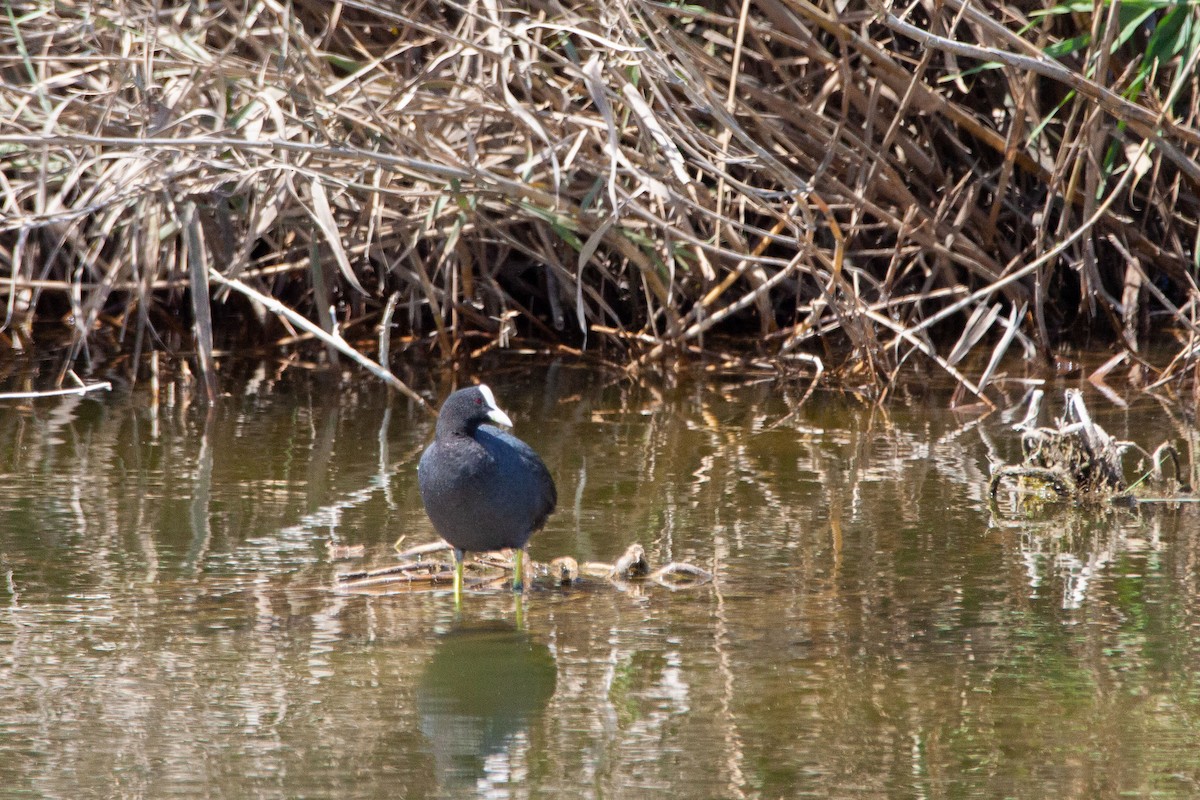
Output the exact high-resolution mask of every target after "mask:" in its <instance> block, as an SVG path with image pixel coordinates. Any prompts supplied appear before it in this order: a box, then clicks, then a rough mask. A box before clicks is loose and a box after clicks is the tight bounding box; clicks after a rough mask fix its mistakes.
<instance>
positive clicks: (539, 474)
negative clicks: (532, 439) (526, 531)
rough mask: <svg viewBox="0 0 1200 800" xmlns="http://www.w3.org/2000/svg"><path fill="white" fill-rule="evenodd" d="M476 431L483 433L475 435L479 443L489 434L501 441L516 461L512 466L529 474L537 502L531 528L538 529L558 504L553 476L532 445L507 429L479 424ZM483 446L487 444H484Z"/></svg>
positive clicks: (530, 484)
mask: <svg viewBox="0 0 1200 800" xmlns="http://www.w3.org/2000/svg"><path fill="white" fill-rule="evenodd" d="M478 433H479V434H483V436H477V437H476V438H477V439H479V440H480V442H481V443H484V437H486V436H491V437H493V438H495V439H498V440H499V441H500V442H501V443H503V444H504V445H505V449H506V450H507V451H508V452H509V453H510V454H511V457H512V458H514V459H515V460H516V462H517V464H516V465H514V466H516V467H517V468H518V469H519V470H520V472H522V473H523V474H526V475H529V476H530V478H531V480H530V481H529V487H530V488H531V489H532V490H533V491H532V492H531V496H532V498H533V499H535V500H536V501H537V504H538V508H537V509H536V512H535V522H534V525H533V530H539V529H540V528H541V527H542V525H544V524H545V523H546V518H547V517H549V516H550V514H551V513H552V512H553V511H554V509H555V507H556V506H557V505H558V489H557V488H555V486H554V478H553V477H551V475H550V470H548V469H547V468H546V464H545V462H544V461H542V458H541V456H539V455H538V454H537V452H536V451H534V449H533V448H532V447H530V446H529V445H527V444H525V442H523V441H521V440H520V439H518V438H517V437H515V436H513V435H512V434H511V433H508V432H507V431H503V430H501V429H500V428H497V427H494V426H492V425H481V426H480V427H479V431H478ZM484 446H485V447H486V446H487V445H486V444H484Z"/></svg>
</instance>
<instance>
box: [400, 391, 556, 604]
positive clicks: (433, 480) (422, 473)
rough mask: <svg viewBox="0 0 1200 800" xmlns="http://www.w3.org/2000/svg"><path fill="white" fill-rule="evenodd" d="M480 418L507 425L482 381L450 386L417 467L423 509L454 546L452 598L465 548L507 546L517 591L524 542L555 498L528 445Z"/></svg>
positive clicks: (542, 466)
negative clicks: (512, 553)
mask: <svg viewBox="0 0 1200 800" xmlns="http://www.w3.org/2000/svg"><path fill="white" fill-rule="evenodd" d="M486 422H494V423H496V424H498V425H505V426H507V427H510V428H511V427H512V426H513V424H512V420H510V419H509V418H508V415H507V414H505V413H504V412H503V411H501V410H500V409H499V407H497V405H496V398H495V396H493V395H492V390H491V389H489V388H488V387H487V386H485V385H484V384H480V385H478V386H472V387H470V388H467V389H460V390H458V391H457V392H455V393H454V394H452V395H450V397H448V398H446V402H445V403H443V404H442V410H441V412H440V413H439V414H438V421H437V429H436V432H435V434H434V438H433V442H431V443H430V445H429V447H427V448H425V452H424V453H423V454H422V455H421V461H420V463H419V464H418V465H417V483H418V484H419V485H420V487H421V501H422V502H423V503H424V504H425V513H427V514H428V515H429V519H430V521H431V522H433V527H434V529H435V530H437V532H438V535H439V536H441V537H442V538H443V539H445V540H446V541H447V542H449V543H450V546H451V547H453V548H454V596H455V597H456V598H458V597H460V596H461V594H462V570H463V554H464V553H465V552H467V551H471V552H479V551H485V550H499V549H501V548H504V547H512V548H514V549H515V550H516V557H515V560H514V564H513V567H514V570H513V590H514V591H519V590H520V589H521V580H522V568H523V567H524V563H523V558H522V556H523V554H524V552H525V550H524V548H525V543H526V542H528V541H529V537H530V536H532V535H533V534H534V533H535V532H537V531H538V530H540V529H541V527H542V525H544V524H545V523H546V517H548V516H550V513H551V512H552V511H554V506H555V503H557V502H558V493H557V491H556V490H555V488H554V479H553V478H551V477H550V472H549V470H547V469H546V465H545V464H544V463H542V459H541V458H539V457H538V454H537V453H535V452H534V451H533V448H532V447H530V446H529V445H527V444H525V443H524V442H522V441H521V440H520V439H518V438H517V437H515V436H513V435H511V434H508V433H505V432H504V431H502V430H500V429H499V428H496V427H494V426H492V425H485V424H484V423H486Z"/></svg>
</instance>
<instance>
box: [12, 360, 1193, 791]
mask: <svg viewBox="0 0 1200 800" xmlns="http://www.w3.org/2000/svg"><path fill="white" fill-rule="evenodd" d="M489 382H490V384H491V385H492V387H493V388H494V389H495V391H496V395H497V397H498V399H499V401H500V403H501V405H502V406H503V407H504V408H505V409H506V410H507V411H508V412H509V414H510V416H512V417H513V419H514V420H515V421H516V424H517V431H516V432H517V433H518V435H521V436H522V437H523V438H525V439H526V440H527V441H529V442H530V443H531V444H533V445H534V446H535V447H536V448H537V449H538V450H539V451H540V452H541V453H542V454H543V456H544V458H545V460H546V462H547V463H548V464H549V466H550V467H551V470H552V472H553V473H554V475H555V477H556V479H557V482H558V487H559V498H560V500H559V511H558V513H557V514H556V515H555V516H554V517H552V518H551V521H550V524H549V525H548V526H547V529H546V530H545V531H543V532H542V533H541V534H539V535H538V536H537V537H535V539H534V540H533V543H532V545H531V551H530V552H531V555H532V557H533V558H535V559H537V560H539V561H545V560H549V559H550V558H552V557H554V556H557V555H562V554H569V555H572V556H575V557H576V558H578V559H579V560H581V561H583V560H612V559H614V558H615V557H617V556H618V555H619V554H620V553H621V552H622V551H623V550H624V549H625V547H626V546H627V545H628V544H630V543H631V542H634V541H637V542H640V543H641V544H643V545H644V546H645V548H646V550H647V552H648V554H649V556H650V558H651V560H652V561H653V562H655V563H663V562H666V561H669V560H673V559H674V560H683V561H690V562H693V563H695V564H697V565H700V566H703V567H705V568H707V569H710V570H712V571H714V572H715V573H716V576H717V579H716V581H715V582H714V583H713V584H712V585H710V586H706V587H703V588H699V589H693V590H689V591H680V592H670V591H668V590H666V589H663V588H661V587H656V586H645V585H637V584H634V585H630V586H624V587H617V586H610V585H607V584H604V583H596V582H593V583H592V584H590V585H588V586H584V587H579V588H572V589H562V588H554V587H551V586H550V585H548V583H547V582H545V581H541V582H537V583H535V585H534V586H533V588H532V589H531V590H530V591H528V592H527V593H526V595H525V596H524V599H523V601H521V602H520V605H521V608H519V609H518V608H517V605H518V601H517V600H516V599H515V598H514V596H513V594H512V593H511V592H510V591H506V590H486V591H478V592H472V593H469V594H468V595H467V597H466V598H465V602H464V604H463V608H462V610H461V612H458V611H456V610H455V607H454V603H453V599H452V597H451V596H450V594H449V592H448V591H447V590H446V589H444V588H438V589H436V590H428V589H420V590H415V591H412V592H406V593H402V594H396V595H391V596H385V597H364V596H356V595H346V594H339V593H337V592H335V591H333V590H332V587H333V582H334V580H333V579H334V575H335V573H337V572H339V571H345V570H350V569H359V568H364V567H376V566H384V565H387V564H389V563H392V561H393V556H392V551H391V545H392V542H394V541H395V540H396V539H397V538H398V537H400V536H401V535H405V536H407V537H408V538H407V539H406V540H405V542H406V544H416V543H419V542H423V541H428V540H430V539H431V538H432V534H431V532H430V528H429V526H428V523H427V522H426V520H425V518H424V515H423V513H422V511H421V507H420V501H419V498H418V495H417V491H416V480H415V478H416V474H415V465H416V460H417V457H418V456H419V453H420V450H421V448H422V447H423V446H424V444H425V443H426V442H427V440H428V439H429V437H430V435H431V421H430V420H429V419H428V418H426V417H425V416H423V415H421V414H420V413H418V412H417V411H416V410H414V409H413V408H411V407H410V406H408V405H407V404H405V403H404V402H402V401H399V400H393V401H391V402H390V405H389V399H388V397H387V396H386V394H385V393H383V392H381V391H379V390H377V389H375V388H374V387H373V386H370V385H369V384H368V382H367V381H366V380H356V381H354V382H353V385H352V386H337V385H333V384H323V383H320V382H315V381H310V380H309V379H307V378H304V377H302V376H299V375H292V374H285V376H284V377H283V378H281V379H280V378H276V377H274V376H271V375H267V374H265V373H262V374H258V375H255V376H252V377H250V378H248V379H246V380H233V379H227V380H226V382H225V384H224V387H223V388H224V389H225V390H226V391H227V392H230V396H227V397H225V398H224V399H223V400H222V402H221V404H220V406H219V408H217V409H216V410H215V411H214V412H213V413H211V414H208V413H206V411H205V409H204V408H202V407H200V406H198V405H189V404H187V403H184V402H182V399H183V398H184V397H185V396H186V395H185V393H183V392H174V393H173V396H174V397H175V398H176V399H175V400H174V402H171V401H170V397H171V395H170V394H168V395H166V396H164V402H163V403H162V404H161V405H160V406H159V407H158V408H157V410H156V409H153V408H151V407H150V406H149V404H148V400H147V398H146V397H145V396H143V395H141V394H135V395H134V396H132V397H130V396H128V395H121V394H116V395H114V396H109V397H94V396H93V397H89V398H87V399H79V398H73V399H66V400H48V401H39V402H36V403H33V404H32V405H26V406H23V407H18V406H14V405H8V406H6V407H3V408H0V579H2V580H0V797H4V798H17V797H49V798H88V797H171V796H184V797H234V798H245V797H338V798H345V797H387V798H425V797H476V796H478V797H496V798H505V797H513V798H523V797H547V798H576V797H580V798H654V797H669V798H743V797H753V798H759V797H761V798H782V797H789V798H790V797H809V796H811V797H822V798H824V797H851V798H925V797H929V798H938V797H949V798H996V797H1018V798H1047V797H1055V798H1097V797H1116V796H1118V795H1131V796H1137V797H1194V796H1197V795H1200V756H1197V753H1200V684H1198V681H1197V678H1196V677H1195V676H1196V669H1195V665H1196V664H1197V663H1200V603H1198V602H1197V600H1198V597H1200V584H1198V570H1200V559H1198V557H1197V556H1198V554H1200V525H1198V524H1197V511H1195V510H1193V509H1192V508H1191V507H1189V506H1184V507H1182V508H1177V509H1176V508H1165V507H1162V508H1154V509H1143V510H1141V511H1137V512H1135V511H1107V512H1095V511H1093V512H1080V511H1072V510H1070V509H1063V508H1053V507H1051V508H1046V509H1043V510H1042V511H1039V512H1037V513H1036V515H1033V516H1030V515H1024V516H1021V515H1017V516H1014V515H1013V514H1011V513H1008V512H1010V511H1011V504H1010V503H1008V501H1007V499H1006V498H1003V499H1002V503H1001V508H1000V509H999V513H995V512H993V511H991V510H989V508H988V504H987V502H986V492H985V489H984V484H985V481H986V477H987V475H988V452H989V449H991V450H992V451H993V452H994V453H995V454H997V455H998V456H1002V457H1006V458H1014V457H1015V454H1016V451H1017V442H1016V439H1015V435H1014V434H1013V433H1012V431H1011V430H1010V429H1009V426H1010V425H1011V423H1012V422H1013V421H1014V420H1013V419H1011V418H1005V417H1004V416H1002V415H999V414H995V415H992V416H990V417H987V418H984V419H981V418H980V417H979V416H978V415H977V414H954V413H952V412H949V411H946V410H944V408H945V405H946V402H945V399H944V398H942V399H935V400H932V401H928V402H919V401H916V400H913V401H911V402H905V401H904V400H897V401H895V403H894V404H893V405H892V406H891V407H890V408H889V409H888V410H887V411H886V412H885V411H880V410H874V411H872V410H871V409H869V408H866V407H863V406H861V405H859V404H857V403H855V402H854V401H852V400H848V399H844V398H841V397H835V396H822V395H818V396H817V397H816V398H814V400H813V401H812V402H810V403H809V404H808V405H807V406H805V407H804V408H803V409H802V410H801V411H800V413H799V414H796V415H794V416H789V411H790V409H791V408H792V405H791V404H792V403H794V402H795V401H796V400H797V399H798V398H799V396H800V395H801V394H802V389H803V388H804V387H798V386H792V385H789V384H786V383H780V382H774V381H766V382H748V383H724V384H715V383H709V384H703V383H696V384H690V385H687V386H685V387H682V388H670V389H655V388H648V387H640V386H634V385H630V384H628V383H625V382H622V381H620V380H608V379H606V378H605V377H604V376H601V375H596V374H595V373H590V372H588V371H584V370H580V369H574V368H570V367H567V366H559V367H557V368H552V369H550V370H548V371H546V370H540V371H537V372H533V373H528V372H516V371H512V372H507V373H503V374H497V375H493V376H490V378H489ZM1050 389H1051V394H1052V395H1053V393H1055V392H1058V394H1059V396H1061V392H1059V390H1058V388H1056V387H1050ZM1100 407H1101V401H1099V400H1098V399H1097V401H1096V408H1097V409H1099V408H1100ZM1017 416H1018V417H1019V412H1017ZM1098 416H1100V419H1101V422H1102V424H1104V425H1105V426H1106V427H1107V428H1108V429H1109V431H1110V432H1111V433H1113V434H1114V435H1117V436H1119V437H1123V438H1131V439H1135V440H1137V441H1139V442H1140V443H1142V444H1149V445H1151V446H1153V445H1156V444H1157V443H1158V441H1160V440H1161V439H1163V438H1165V437H1171V438H1174V439H1175V440H1176V441H1178V442H1179V443H1180V444H1181V445H1186V444H1187V443H1188V442H1189V441H1190V442H1191V443H1192V445H1193V446H1194V441H1195V440H1194V437H1193V435H1192V434H1190V433H1189V432H1188V431H1187V429H1186V428H1184V426H1182V424H1180V423H1178V422H1176V421H1174V420H1172V418H1171V417H1170V416H1169V415H1168V414H1167V413H1166V412H1164V410H1163V409H1162V408H1160V407H1158V406H1157V405H1153V406H1152V405H1149V404H1145V403H1142V404H1137V405H1135V406H1134V408H1132V409H1129V410H1124V411H1120V412H1105V413H1104V414H1103V415H1101V414H1099V412H1098ZM1185 437H1186V438H1185ZM330 542H333V543H336V544H343V545H353V544H365V545H366V546H367V552H366V556H365V558H362V559H360V560H357V561H338V562H331V561H330V557H329V555H328V550H327V544H328V543H330Z"/></svg>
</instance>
